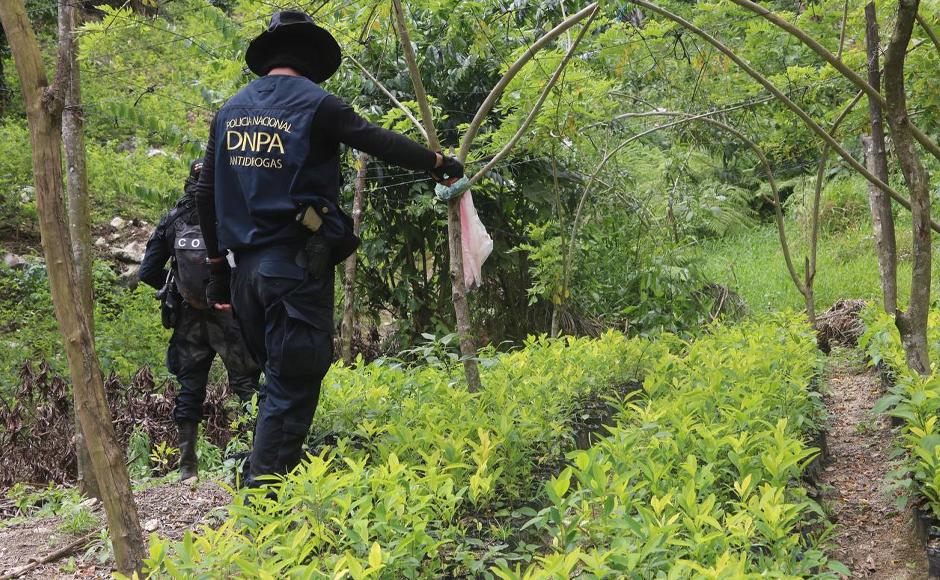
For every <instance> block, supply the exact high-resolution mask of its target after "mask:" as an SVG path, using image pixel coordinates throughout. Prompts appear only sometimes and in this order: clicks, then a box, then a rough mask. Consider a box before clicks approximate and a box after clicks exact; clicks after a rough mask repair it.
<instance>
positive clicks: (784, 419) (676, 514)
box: [496, 318, 844, 579]
mask: <svg viewBox="0 0 940 580" xmlns="http://www.w3.org/2000/svg"><path fill="white" fill-rule="evenodd" d="M816 360H817V359H816V348H815V340H814V339H813V337H812V334H811V333H810V329H809V327H807V326H806V325H805V324H803V323H802V322H798V321H797V320H796V319H795V318H792V319H786V318H781V319H778V320H775V321H767V322H764V323H747V324H743V325H741V326H738V327H733V328H727V327H726V328H718V329H715V332H713V333H712V334H711V335H709V336H706V337H704V338H702V339H700V340H697V341H696V342H694V343H691V344H690V345H688V348H687V350H686V351H685V352H675V353H668V354H665V355H663V356H662V357H661V358H659V360H658V361H657V362H656V364H654V366H653V367H652V368H651V369H650V371H649V373H648V374H647V376H646V380H645V382H644V384H643V391H644V394H645V397H643V398H640V399H636V400H633V401H630V402H628V403H627V404H625V405H623V406H622V409H621V412H620V414H619V416H618V418H617V419H618V420H617V424H616V426H614V427H611V428H610V436H609V437H607V438H605V439H603V440H602V441H601V442H600V443H599V444H597V445H595V446H594V447H592V448H591V449H589V450H585V451H575V452H573V453H571V454H569V458H570V459H571V461H572V463H573V465H572V466H570V467H568V468H566V469H565V470H564V471H563V472H562V473H561V474H560V475H559V476H558V477H556V478H553V479H552V480H550V481H549V482H547V483H546V484H545V491H546V495H547V496H548V498H549V500H550V503H549V505H548V506H547V507H545V508H544V509H543V510H541V511H540V512H539V514H538V515H537V516H536V517H535V518H533V519H532V520H531V521H530V522H529V523H528V524H527V525H531V526H535V527H536V528H537V529H539V530H541V531H543V532H544V533H545V534H548V537H549V543H550V545H551V548H550V549H549V551H548V553H546V554H544V555H542V556H540V557H539V558H538V559H537V562H536V563H534V564H532V565H530V566H528V567H521V566H517V567H515V568H510V567H508V566H504V565H503V566H500V567H499V569H498V570H497V571H496V573H497V575H498V576H500V577H501V578H505V579H515V578H523V577H525V578H551V577H568V576H570V575H572V574H573V573H574V572H575V570H581V573H582V574H587V575H589V576H590V577H602V578H622V577H644V578H649V577H660V575H662V577H665V575H666V574H668V575H669V577H743V576H748V575H751V574H754V575H757V574H784V575H793V576H808V575H814V576H821V577H829V578H836V577H837V575H836V574H835V572H838V571H842V570H844V568H843V567H842V566H841V565H840V564H838V563H832V564H830V568H829V570H830V572H825V571H823V570H825V569H824V568H822V567H824V566H826V565H827V562H826V558H825V556H824V554H823V553H822V552H821V551H820V550H819V549H818V548H817V547H815V546H814V545H813V540H812V533H811V532H810V528H809V526H808V525H807V523H808V522H811V521H813V520H819V519H821V516H822V511H821V509H820V507H819V506H818V505H817V504H816V503H815V502H813V501H812V500H811V499H809V498H808V497H807V496H806V492H805V490H804V489H803V488H801V487H799V486H795V485H793V481H795V480H798V479H799V477H800V475H801V473H802V472H803V470H804V468H805V467H806V465H807V463H808V462H809V460H810V459H811V458H812V457H813V456H815V455H816V453H817V452H818V450H817V449H814V448H811V447H808V446H807V445H806V443H805V441H806V440H807V439H808V437H809V436H811V435H812V434H813V433H815V432H817V431H818V430H820V429H821V428H822V419H823V416H822V414H823V410H822V409H823V408H822V405H821V401H820V398H819V395H818V394H817V393H814V392H813V391H811V390H810V389H809V388H808V385H809V384H810V382H811V380H812V378H813V376H814V374H815V372H816V369H817V364H816ZM806 533H809V535H808V536H804V534H806Z"/></svg>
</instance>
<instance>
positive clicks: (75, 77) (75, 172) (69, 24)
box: [55, 0, 101, 499]
mask: <svg viewBox="0 0 940 580" xmlns="http://www.w3.org/2000/svg"><path fill="white" fill-rule="evenodd" d="M78 20H79V12H78V10H77V8H76V6H75V3H74V2H72V1H70V0H59V59H58V70H57V71H56V80H55V85H56V89H57V90H58V91H59V97H60V98H61V100H62V103H63V109H62V144H63V145H64V148H65V169H66V178H65V185H66V187H65V189H66V192H67V196H68V202H69V203H68V215H69V233H70V236H69V237H70V239H71V243H72V256H73V257H74V259H75V269H76V274H77V280H78V288H79V292H81V296H82V304H81V305H82V310H84V312H85V318H86V320H88V326H89V328H90V329H91V332H92V334H94V331H95V318H94V314H95V313H94V302H93V298H92V274H91V227H90V224H89V221H90V218H89V211H88V179H87V173H86V170H85V136H84V129H83V127H82V125H83V122H84V120H83V119H82V108H81V107H82V105H81V103H82V96H81V95H82V93H81V84H80V80H79V68H78V45H77V43H76V42H75V29H76V28H77V27H78ZM75 456H76V459H77V467H78V489H79V491H81V492H82V493H83V494H84V495H86V496H88V497H94V498H98V499H101V491H100V490H99V489H98V482H97V481H96V480H95V474H94V470H93V469H92V467H91V456H90V455H89V453H88V449H87V448H86V445H85V434H84V433H83V432H82V426H81V423H80V422H79V420H78V415H77V414H76V416H75Z"/></svg>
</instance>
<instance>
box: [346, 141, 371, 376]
mask: <svg viewBox="0 0 940 580" xmlns="http://www.w3.org/2000/svg"><path fill="white" fill-rule="evenodd" d="M357 163H358V165H359V166H358V167H357V169H358V171H357V173H356V190H355V193H354V194H353V209H352V220H353V232H354V233H355V234H356V235H357V236H358V235H359V232H360V231H362V194H363V192H364V191H365V189H366V168H367V167H368V165H369V156H368V155H367V154H365V153H359V159H358V161H357ZM356 265H357V261H356V252H353V253H352V254H351V255H350V256H349V257H348V258H346V272H345V274H346V275H345V276H344V277H343V324H342V327H341V329H340V335H341V336H342V339H343V346H342V350H343V361H345V362H346V364H347V365H351V364H352V363H353V349H352V337H353V332H354V331H353V327H354V326H355V322H356Z"/></svg>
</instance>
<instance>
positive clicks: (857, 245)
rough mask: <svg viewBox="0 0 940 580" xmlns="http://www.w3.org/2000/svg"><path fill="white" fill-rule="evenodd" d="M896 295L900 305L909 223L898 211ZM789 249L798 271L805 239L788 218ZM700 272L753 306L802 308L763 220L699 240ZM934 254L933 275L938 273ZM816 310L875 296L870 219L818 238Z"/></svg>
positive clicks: (906, 281)
mask: <svg viewBox="0 0 940 580" xmlns="http://www.w3.org/2000/svg"><path fill="white" fill-rule="evenodd" d="M896 226H897V240H898V256H899V262H898V300H899V302H900V303H901V304H902V305H903V304H905V303H906V302H907V300H908V297H909V296H910V291H911V288H910V277H911V224H910V218H909V216H907V215H901V216H898V220H897V224H896ZM787 233H788V235H789V236H790V237H791V239H790V243H791V245H792V250H791V252H792V255H793V259H794V261H795V262H797V264H798V269H799V271H800V272H801V273H802V271H803V267H802V259H803V256H804V255H806V253H805V248H806V243H805V240H803V239H802V236H801V235H800V233H801V232H800V231H799V229H798V225H797V224H795V223H793V222H790V223H788V231H787ZM701 249H702V253H703V258H704V263H705V275H706V277H707V278H708V279H710V280H713V281H715V282H717V283H720V284H725V285H727V286H729V287H730V288H732V289H733V290H735V291H736V292H738V293H739V294H740V295H741V296H742V298H744V300H745V302H747V305H748V306H749V307H750V308H751V310H753V311H754V312H775V311H779V310H788V309H796V310H800V309H802V308H803V304H804V303H803V297H802V295H800V293H799V291H797V289H796V287H795V286H794V285H793V281H792V280H790V276H789V274H788V273H787V268H786V264H785V263H784V260H783V252H782V251H781V250H780V240H779V238H778V237H777V229H776V227H774V226H773V225H763V226H760V227H758V228H754V229H753V230H750V231H748V232H745V233H744V234H741V235H738V236H735V237H730V238H724V239H720V240H708V241H706V242H703V244H702V246H701ZM936 258H937V256H935V259H934V275H935V276H936V275H937V274H938V273H940V269H938V265H937V262H938V260H937V259H936ZM815 291H816V310H817V311H820V312H821V311H823V310H825V309H826V308H829V307H830V306H831V305H832V304H833V303H834V302H835V301H836V300H838V299H840V298H861V299H865V300H880V299H881V282H880V280H879V275H878V257H877V254H876V252H875V238H874V234H873V233H872V227H871V222H870V220H864V221H862V222H860V223H858V224H856V225H854V226H852V227H848V228H846V229H844V230H842V231H839V232H835V233H833V234H830V235H824V236H823V237H822V239H821V241H820V244H819V256H818V259H817V274H816V282H815Z"/></svg>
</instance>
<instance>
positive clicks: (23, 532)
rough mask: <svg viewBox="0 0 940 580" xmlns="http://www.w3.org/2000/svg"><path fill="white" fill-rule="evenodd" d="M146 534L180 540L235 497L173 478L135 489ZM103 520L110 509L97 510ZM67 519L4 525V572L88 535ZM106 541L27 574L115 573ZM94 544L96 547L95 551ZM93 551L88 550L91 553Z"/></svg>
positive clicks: (0, 536) (0, 549)
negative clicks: (72, 530)
mask: <svg viewBox="0 0 940 580" xmlns="http://www.w3.org/2000/svg"><path fill="white" fill-rule="evenodd" d="M134 497H135V499H136V500H137V508H138V514H139V516H140V523H141V526H143V528H144V534H145V535H149V534H151V533H156V534H157V535H159V536H162V537H166V538H170V539H173V540H178V539H180V538H182V537H183V534H184V533H185V532H186V531H187V530H195V529H197V528H198V527H199V526H200V525H201V524H207V525H213V524H217V523H218V520H216V519H215V517H214V516H216V515H221V510H220V509H219V508H221V507H222V506H225V505H227V504H228V503H229V502H230V501H231V497H230V496H229V494H228V493H227V492H226V491H225V490H224V489H222V488H221V487H219V485H218V484H216V483H214V482H211V481H209V482H200V483H198V484H196V485H195V486H193V485H189V484H183V483H168V484H163V485H159V486H156V487H152V488H149V489H145V490H142V491H139V492H136V493H135V494H134ZM95 514H96V515H97V516H98V519H99V521H100V522H102V525H103V523H104V514H103V513H102V510H101V508H100V506H99V507H97V508H96V509H95ZM61 524H62V521H61V518H43V519H30V520H27V521H24V522H22V523H18V524H15V525H12V526H7V527H0V577H2V576H4V575H5V574H9V573H11V572H13V571H14V570H16V569H18V568H20V567H22V566H25V565H27V564H29V563H30V562H31V561H32V560H34V559H40V558H42V557H44V556H46V555H47V554H50V553H52V552H54V551H56V550H58V549H60V548H62V547H64V546H66V545H68V544H69V543H71V542H74V541H75V540H76V539H77V538H79V537H81V536H82V535H83V534H77V535H72V534H69V533H66V532H64V531H62V530H61ZM100 545H101V544H100V542H98V541H95V542H92V543H91V544H89V546H88V547H87V548H84V549H82V550H79V551H77V552H76V553H75V554H74V555H72V556H71V557H66V558H62V559H61V560H59V561H57V562H50V563H49V564H44V565H41V566H39V567H38V568H35V569H34V570H32V571H31V572H30V573H28V574H26V575H25V576H22V578H35V579H40V578H41V579H50V578H109V577H110V576H111V571H112V569H111V561H110V559H104V561H99V558H98V555H99V554H101V553H102V552H101V551H100V550H98V551H97V552H96V551H95V548H100ZM89 548H91V552H90V553H87V552H89ZM86 553H87V554H86Z"/></svg>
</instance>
